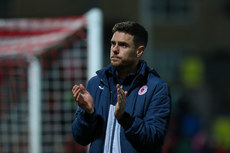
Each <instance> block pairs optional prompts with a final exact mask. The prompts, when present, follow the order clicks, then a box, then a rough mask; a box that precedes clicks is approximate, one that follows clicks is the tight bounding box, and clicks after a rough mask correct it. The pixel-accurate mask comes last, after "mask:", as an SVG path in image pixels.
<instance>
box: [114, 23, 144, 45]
mask: <svg viewBox="0 0 230 153" xmlns="http://www.w3.org/2000/svg"><path fill="white" fill-rule="evenodd" d="M116 31H118V32H125V33H128V34H130V35H132V36H133V41H134V44H135V46H136V47H138V46H141V45H143V46H144V47H146V46H147V43H148V32H147V31H146V30H145V28H144V27H143V26H142V25H140V24H139V23H136V22H133V21H125V22H120V23H117V24H115V25H114V27H113V29H112V32H113V33H115V32H116Z"/></svg>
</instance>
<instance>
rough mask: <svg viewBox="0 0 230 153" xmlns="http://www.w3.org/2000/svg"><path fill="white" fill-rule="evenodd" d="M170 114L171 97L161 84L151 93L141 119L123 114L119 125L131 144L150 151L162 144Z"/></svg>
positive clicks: (165, 85)
mask: <svg viewBox="0 0 230 153" xmlns="http://www.w3.org/2000/svg"><path fill="white" fill-rule="evenodd" d="M170 112H171V96H170V93H169V89H168V85H167V84H166V83H162V82H161V83H159V84H158V85H157V86H156V88H155V90H154V92H153V93H152V96H151V98H150V103H149V106H148V109H147V111H146V113H145V115H144V117H143V118H139V117H132V116H130V114H128V113H125V115H124V116H123V117H122V119H121V120H120V121H119V123H120V124H121V126H122V127H123V128H124V130H125V134H126V137H127V138H128V139H129V140H130V141H131V142H132V143H134V144H138V145H140V146H141V147H144V148H145V149H147V150H150V151H151V150H154V149H155V148H156V147H161V146H162V144H163V141H164V137H165V135H166V131H167V127H168V124H169V117H170ZM154 146H156V147H154Z"/></svg>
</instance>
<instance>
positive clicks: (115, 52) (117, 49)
mask: <svg viewBox="0 0 230 153" xmlns="http://www.w3.org/2000/svg"><path fill="white" fill-rule="evenodd" d="M112 51H113V53H114V54H118V53H119V47H118V45H114V46H113V47H112Z"/></svg>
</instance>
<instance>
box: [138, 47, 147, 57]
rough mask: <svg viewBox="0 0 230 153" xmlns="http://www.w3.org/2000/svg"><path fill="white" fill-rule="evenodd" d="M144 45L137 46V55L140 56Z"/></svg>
mask: <svg viewBox="0 0 230 153" xmlns="http://www.w3.org/2000/svg"><path fill="white" fill-rule="evenodd" d="M144 51H145V47H144V46H139V47H138V49H137V57H141V55H142V54H143V53H144Z"/></svg>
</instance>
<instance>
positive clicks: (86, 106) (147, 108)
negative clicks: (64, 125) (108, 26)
mask: <svg viewBox="0 0 230 153" xmlns="http://www.w3.org/2000/svg"><path fill="white" fill-rule="evenodd" d="M112 32H113V36H112V39H111V50H110V60H111V64H110V65H109V66H107V67H105V68H103V69H101V70H99V71H97V72H96V73H97V75H96V76H95V77H93V78H91V79H90V80H89V81H88V85H87V88H85V87H84V86H83V85H82V84H80V85H75V86H74V87H73V89H72V92H73V96H74V99H75V100H76V103H77V104H78V106H79V107H78V110H77V112H76V118H75V120H74V122H73V124H72V133H73V136H74V139H75V141H76V142H78V143H79V144H81V145H88V144H90V149H89V152H90V153H150V152H151V153H160V152H161V147H162V144H163V141H164V137H165V134H166V130H167V126H168V122H169V116H170V105H171V104H170V103H171V98H170V94H169V89H168V86H167V84H166V83H165V82H164V81H162V80H161V79H160V78H159V75H158V74H157V73H156V72H155V71H154V70H150V69H149V67H148V66H147V64H146V63H145V62H144V61H142V60H140V57H141V55H142V54H143V53H144V51H145V48H146V45H147V41H148V33H147V31H146V30H145V29H144V28H143V27H142V26H141V25H140V24H138V23H136V22H130V21H127V22H121V23H117V24H115V26H114V27H113V29H112Z"/></svg>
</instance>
